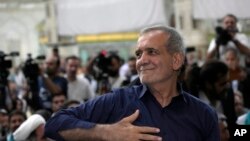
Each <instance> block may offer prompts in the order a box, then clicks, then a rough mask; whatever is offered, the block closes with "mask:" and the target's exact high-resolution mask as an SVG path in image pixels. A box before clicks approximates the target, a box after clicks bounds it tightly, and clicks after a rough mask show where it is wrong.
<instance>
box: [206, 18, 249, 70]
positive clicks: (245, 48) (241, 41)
mask: <svg viewBox="0 0 250 141" xmlns="http://www.w3.org/2000/svg"><path fill="white" fill-rule="evenodd" d="M236 24H237V17H236V16H234V15H232V14H228V15H226V16H225V17H224V18H223V20H222V28H219V27H217V28H216V32H217V37H216V39H213V40H212V41H211V43H210V45H209V48H208V51H207V59H212V58H214V57H215V56H216V57H217V59H221V58H222V55H224V52H225V50H226V48H236V49H237V50H238V51H239V53H240V54H241V55H240V56H241V57H240V63H241V64H242V65H243V66H245V64H244V57H245V56H250V49H249V47H250V46H249V42H248V38H247V36H246V35H245V34H243V33H239V32H238V29H237V27H236Z"/></svg>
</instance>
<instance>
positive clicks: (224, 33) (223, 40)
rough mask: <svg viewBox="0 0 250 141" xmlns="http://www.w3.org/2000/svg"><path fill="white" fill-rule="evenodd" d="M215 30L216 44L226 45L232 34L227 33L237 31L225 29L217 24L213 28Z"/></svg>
mask: <svg viewBox="0 0 250 141" xmlns="http://www.w3.org/2000/svg"><path fill="white" fill-rule="evenodd" d="M215 31H216V35H217V38H216V44H218V45H226V44H227V43H228V42H229V41H230V40H232V36H231V35H230V34H229V33H231V32H232V33H236V32H238V30H237V29H232V30H227V29H223V28H222V27H220V26H217V27H216V28H215Z"/></svg>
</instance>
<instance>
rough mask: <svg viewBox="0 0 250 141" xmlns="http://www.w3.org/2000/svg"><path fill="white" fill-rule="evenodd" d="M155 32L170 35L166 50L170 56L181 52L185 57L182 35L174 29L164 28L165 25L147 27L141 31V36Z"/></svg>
mask: <svg viewBox="0 0 250 141" xmlns="http://www.w3.org/2000/svg"><path fill="white" fill-rule="evenodd" d="M155 30H159V31H162V32H164V33H165V34H167V35H169V39H168V40H166V49H167V51H168V52H169V53H170V54H173V53H177V52H180V53H182V54H183V55H185V47H184V43H183V39H182V37H181V35H180V34H179V33H178V32H177V31H176V30H175V29H174V28H172V27H168V26H163V25H156V26H151V27H147V28H145V29H142V30H141V32H140V36H142V35H144V34H146V33H148V32H151V31H155Z"/></svg>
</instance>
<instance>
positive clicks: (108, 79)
mask: <svg viewBox="0 0 250 141" xmlns="http://www.w3.org/2000/svg"><path fill="white" fill-rule="evenodd" d="M121 64H122V59H121V58H120V56H119V55H118V54H117V53H116V52H112V51H111V52H106V51H105V50H103V51H101V52H100V53H99V54H98V55H97V56H96V57H94V58H93V59H92V60H91V61H90V63H89V65H88V68H87V69H88V72H91V75H92V76H93V77H94V79H95V80H97V90H96V93H97V94H103V93H106V92H108V91H110V90H112V89H115V88H119V87H121V86H122V84H123V82H124V81H125V79H126V78H123V77H122V76H120V75H119V69H120V67H121Z"/></svg>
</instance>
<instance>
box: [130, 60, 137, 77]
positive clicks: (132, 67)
mask: <svg viewBox="0 0 250 141" xmlns="http://www.w3.org/2000/svg"><path fill="white" fill-rule="evenodd" d="M128 67H129V70H130V72H131V74H132V75H133V74H137V71H136V58H135V57H130V58H129V59H128Z"/></svg>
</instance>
